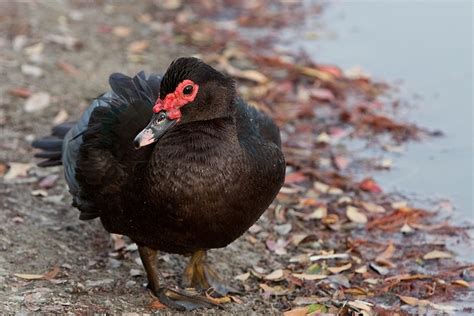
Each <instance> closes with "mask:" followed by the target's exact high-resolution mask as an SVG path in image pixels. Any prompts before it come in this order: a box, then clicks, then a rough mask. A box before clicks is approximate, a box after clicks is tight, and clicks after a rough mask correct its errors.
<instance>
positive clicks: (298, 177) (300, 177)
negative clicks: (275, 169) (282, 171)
mask: <svg viewBox="0 0 474 316" xmlns="http://www.w3.org/2000/svg"><path fill="white" fill-rule="evenodd" d="M306 180H307V177H306V176H305V175H304V174H303V173H302V172H292V173H290V174H287V175H286V176H285V184H292V183H299V182H303V181H306Z"/></svg>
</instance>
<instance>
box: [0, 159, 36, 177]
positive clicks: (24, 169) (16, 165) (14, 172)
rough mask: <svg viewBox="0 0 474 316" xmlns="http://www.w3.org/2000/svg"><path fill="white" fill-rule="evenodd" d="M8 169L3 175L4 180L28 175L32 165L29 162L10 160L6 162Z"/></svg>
mask: <svg viewBox="0 0 474 316" xmlns="http://www.w3.org/2000/svg"><path fill="white" fill-rule="evenodd" d="M8 165H9V166H10V169H8V171H7V173H6V174H5V175H4V176H3V179H5V180H13V179H16V178H20V177H26V176H27V175H28V171H29V170H30V169H31V168H32V167H33V164H31V163H20V162H10V163H9V164H8Z"/></svg>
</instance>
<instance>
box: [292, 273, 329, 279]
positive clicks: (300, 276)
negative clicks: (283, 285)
mask: <svg viewBox="0 0 474 316" xmlns="http://www.w3.org/2000/svg"><path fill="white" fill-rule="evenodd" d="M292 275H293V276H294V277H295V278H298V279H300V280H305V281H314V280H322V279H326V278H327V277H328V276H327V275H324V274H309V273H293V274H292Z"/></svg>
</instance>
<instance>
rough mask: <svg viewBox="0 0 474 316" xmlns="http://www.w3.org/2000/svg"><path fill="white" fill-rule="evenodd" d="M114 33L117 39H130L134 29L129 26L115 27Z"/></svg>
mask: <svg viewBox="0 0 474 316" xmlns="http://www.w3.org/2000/svg"><path fill="white" fill-rule="evenodd" d="M112 33H113V34H114V35H115V36H117V37H122V38H124V37H128V36H129V35H130V34H132V29H131V28H130V27H128V26H120V25H119V26H115V27H114V28H113V29H112Z"/></svg>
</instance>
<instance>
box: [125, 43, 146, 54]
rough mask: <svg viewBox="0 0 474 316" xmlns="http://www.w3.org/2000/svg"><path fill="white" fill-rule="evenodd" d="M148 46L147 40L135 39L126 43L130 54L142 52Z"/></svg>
mask: <svg viewBox="0 0 474 316" xmlns="http://www.w3.org/2000/svg"><path fill="white" fill-rule="evenodd" d="M149 46H150V42H148V41H147V40H141V41H136V42H133V43H131V44H130V45H128V51H129V52H130V53H132V54H140V53H143V52H144V51H145V50H146V49H147V48H148V47H149Z"/></svg>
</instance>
